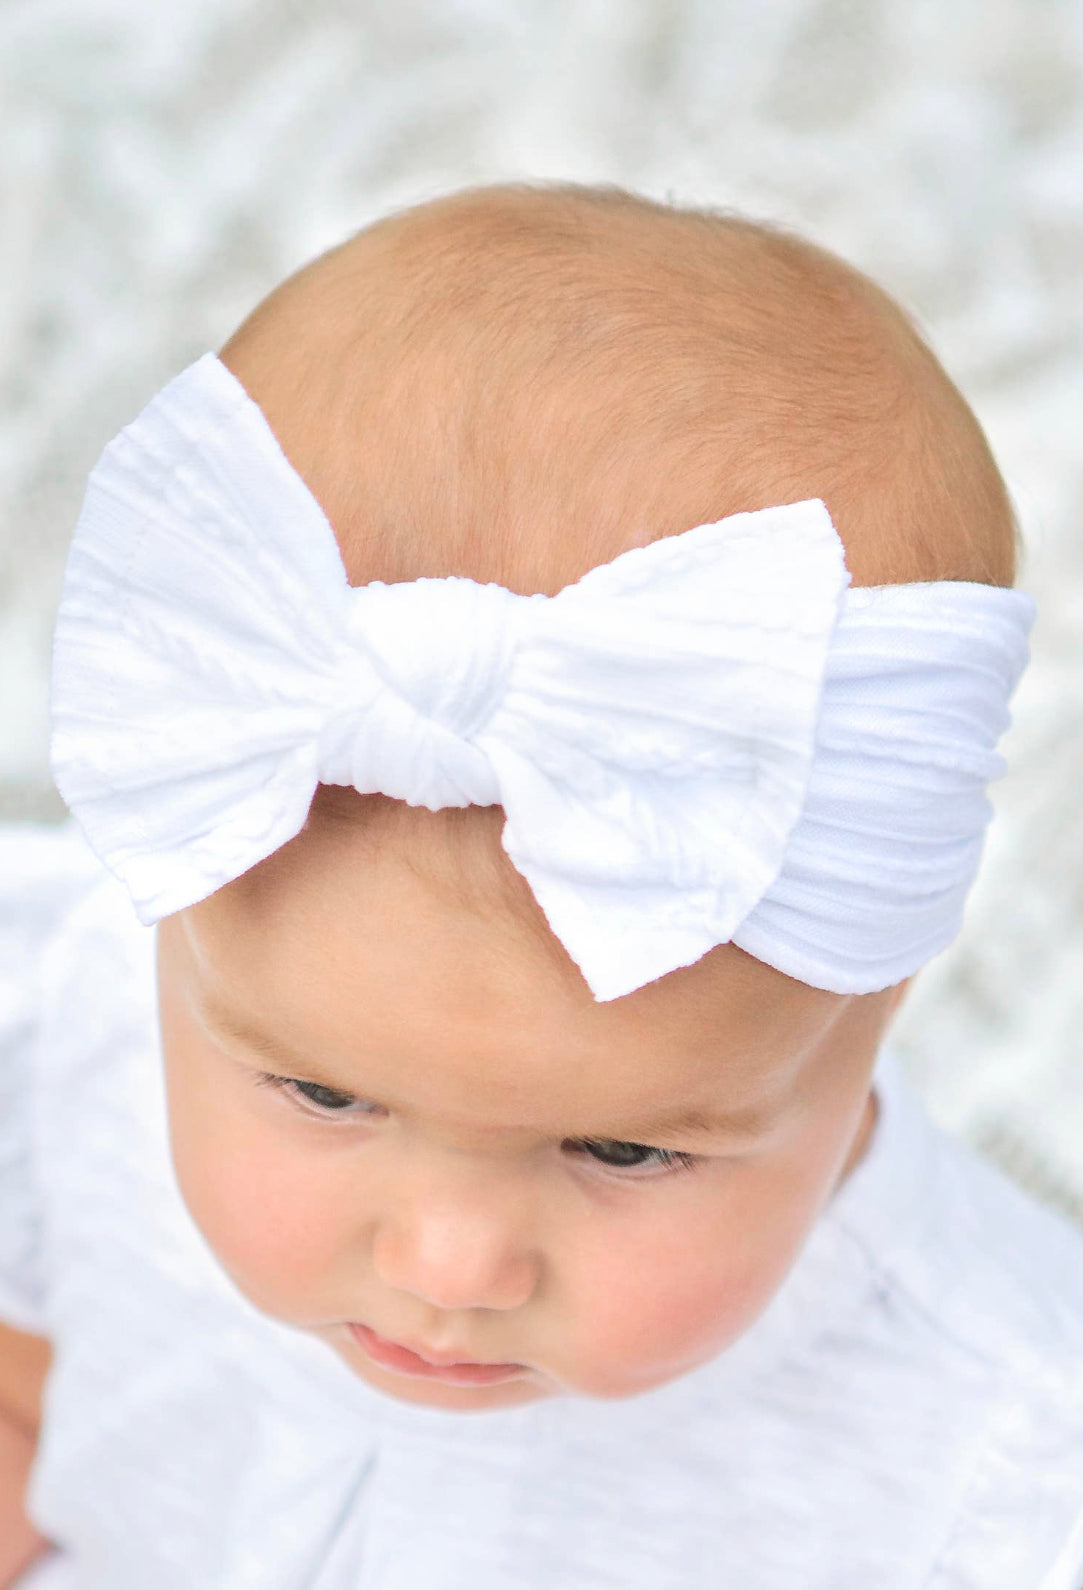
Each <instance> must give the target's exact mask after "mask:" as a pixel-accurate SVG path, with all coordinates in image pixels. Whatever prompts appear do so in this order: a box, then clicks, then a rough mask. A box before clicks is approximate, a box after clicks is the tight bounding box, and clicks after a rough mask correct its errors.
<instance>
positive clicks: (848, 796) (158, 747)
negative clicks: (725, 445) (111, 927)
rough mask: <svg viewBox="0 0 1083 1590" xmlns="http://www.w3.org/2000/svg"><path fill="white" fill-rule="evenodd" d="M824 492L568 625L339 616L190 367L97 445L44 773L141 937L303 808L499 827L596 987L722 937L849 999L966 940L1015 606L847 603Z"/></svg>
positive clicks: (695, 537) (402, 602) (653, 969)
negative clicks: (485, 813) (320, 792)
mask: <svg viewBox="0 0 1083 1590" xmlns="http://www.w3.org/2000/svg"><path fill="white" fill-rule="evenodd" d="M848 585H849V575H848V573H847V571H846V567H845V559H844V554H843V548H842V544H841V542H840V540H839V537H838V535H837V533H836V531H835V529H834V526H833V525H832V523H831V519H830V515H829V513H828V510H827V508H826V506H825V505H824V503H822V502H821V501H819V500H818V499H811V500H808V501H804V502H798V503H791V504H787V505H780V506H776V507H768V508H764V509H762V510H761V511H759V512H755V513H743V514H736V515H732V516H730V517H728V518H725V519H722V520H719V521H718V522H717V523H713V524H705V525H699V526H696V527H695V528H693V529H690V530H688V531H686V532H685V533H684V534H681V535H676V536H671V537H664V538H662V539H660V540H658V541H656V542H654V543H653V544H651V545H650V546H647V547H638V548H634V549H632V550H631V551H628V552H625V553H623V554H622V555H621V556H619V557H617V558H615V559H614V560H613V561H612V562H610V563H607V564H604V565H602V566H601V567H598V568H595V569H592V570H590V571H589V572H588V573H587V574H585V575H584V576H583V577H582V578H581V579H580V580H578V581H576V582H575V583H574V584H572V585H569V586H567V587H566V588H565V589H563V590H561V591H559V592H558V593H557V594H556V595H555V596H553V597H547V596H542V595H520V594H516V593H512V592H510V591H507V590H504V589H503V588H502V587H499V586H495V585H486V586H479V585H477V584H476V583H475V582H474V581H472V580H468V579H463V578H450V579H422V580H417V581H414V582H407V583H403V584H399V585H385V584H383V583H382V582H374V583H372V584H370V585H366V586H362V587H358V588H351V587H350V586H349V584H348V583H347V578H346V571H345V568H344V566H343V564H342V559H341V556H340V554H339V551H338V547H337V544H336V542H335V538H334V534H333V532H332V530H331V527H330V525H329V524H328V522H327V520H326V518H325V516H324V514H323V512H322V510H321V509H320V507H319V505H318V503H317V502H316V501H315V499H314V498H313V496H312V495H311V493H310V492H309V491H308V488H307V487H306V486H305V484H304V483H303V481H302V480H301V479H300V477H299V476H298V475H297V474H296V472H295V471H294V470H293V468H292V467H291V465H290V464H289V463H288V461H287V460H286V458H285V456H284V455H283V453H282V451H281V449H280V447H279V445H278V443H277V441H276V439H275V437H274V435H273V433H272V432H271V430H270V427H269V426H268V425H267V423H266V421H265V419H264V417H263V415H262V414H261V412H260V410H259V409H258V408H257V406H256V405H255V404H254V403H253V402H252V401H251V399H250V398H249V397H248V395H247V394H246V392H245V391H244V389H243V387H242V386H241V385H240V384H239V383H238V382H237V381H236V379H235V378H234V377H233V376H232V374H231V373H230V372H229V371H228V370H227V369H226V367H225V366H224V365H223V364H222V363H221V362H220V361H219V360H218V359H217V358H216V357H215V356H214V355H213V354H207V355H205V356H204V357H203V358H202V359H200V360H198V361H197V362H196V363H195V364H194V365H192V366H191V367H190V368H189V369H188V370H186V371H185V372H183V373H182V374H181V375H180V376H178V377H177V378H176V379H175V380H174V381H173V382H171V383H170V384H169V386H167V387H166V388H165V390H164V391H163V392H162V393H160V394H159V395H158V397H157V398H155V399H154V400H153V401H152V402H151V403H150V404H149V405H148V406H147V408H146V409H145V410H144V411H143V413H142V414H141V415H140V416H139V418H138V419H137V420H136V421H135V422H134V423H133V424H132V425H130V426H128V427H127V428H126V429H125V430H124V431H122V432H121V434H120V436H119V437H117V438H116V440H115V441H114V442H113V443H112V444H111V445H110V446H109V447H108V448H107V449H106V451H105V453H104V455H103V457H102V459H101V460H100V462H99V464H98V465H97V467H96V469H95V470H94V472H93V474H92V476H91V480H90V485H89V488H88V492H87V497H86V502H85V504H84V507H83V512H82V514H81V516H80V520H79V524H78V527H77V530H76V534H75V539H74V542H73V545H72V548H71V552H70V555H69V560H68V567H67V571H66V575H65V581H64V589H63V593H62V599H61V604H60V610H59V614H58V619H57V625H56V632H55V636H54V652H53V678H52V710H53V743H52V767H53V773H54V777H55V779H56V782H57V786H58V788H59V789H60V792H61V794H62V795H63V796H64V798H65V800H66V801H67V802H68V804H69V806H70V808H71V810H72V811H73V812H74V814H75V815H76V817H77V818H78V820H79V822H80V823H81V824H82V826H83V829H84V831H85V832H86V835H87V837H88V839H89V841H90V843H91V845H92V846H93V847H94V849H95V850H96V851H97V853H98V854H99V856H101V858H102V859H103V860H104V861H105V862H106V864H107V865H108V866H109V867H110V868H112V870H113V871H114V872H115V873H116V874H117V875H118V876H119V877H120V878H121V879H122V881H123V882H124V883H125V885H126V886H127V888H128V889H129V891H130V893H131V895H132V898H133V901H134V903H135V905H136V909H137V911H138V914H139V916H140V919H141V920H142V921H143V922H145V923H148V924H149V923H152V922H155V921H157V920H159V919H160V918H161V917H162V916H164V915H167V914H168V913H169V912H172V911H176V910H179V909H181V908H183V907H184V906H186V905H189V904H191V903H193V902H194V901H196V900H199V899H202V898H203V897H205V896H206V895H208V894H210V893H212V892H213V891H214V890H215V889H217V888H219V887H221V885H222V884H224V883H226V882H228V881H229V880H230V879H232V878H235V877H237V876H238V875H239V874H240V873H241V872H244V871H246V870H247V869H248V868H249V867H251V866H253V865H255V863H256V862H258V861H260V860H262V859H263V858H264V857H265V856H267V855H270V854H271V852H272V851H274V850H276V849H278V848H279V847H280V846H281V845H283V844H285V843H286V841H287V840H289V839H291V838H292V837H293V836H294V835H295V834H296V833H298V832H299V830H300V829H301V827H302V826H303V824H304V822H305V818H306V816H307V813H308V809H309V805H310V803H311V800H312V796H313V793H314V791H315V788H316V786H317V784H318V783H319V782H320V781H323V782H327V783H343V784H353V785H355V786H356V787H357V788H358V789H360V790H364V791H382V792H383V793H385V794H388V795H391V796H395V797H396V798H398V799H401V800H405V801H409V802H410V803H411V804H414V805H421V806H427V807H429V808H431V809H433V810H436V809H439V808H441V807H444V806H463V805H467V804H471V803H477V804H486V805H488V804H499V805H501V806H502V807H503V808H504V812H505V817H506V823H505V828H504V834H503V843H504V847H505V849H506V851H507V853H508V855H509V856H510V857H511V860H512V861H513V862H514V864H515V866H516V867H517V868H518V869H519V871H520V872H521V873H522V874H523V876H524V877H525V878H526V880H527V882H528V883H529V884H530V886H531V889H532V890H533V892H534V895H535V897H536V898H537V900H538V902H539V904H540V905H541V907H542V909H543V911H544V912H545V915H546V917H547V919H548V921H549V924H550V926H551V927H552V929H553V931H554V933H555V934H556V935H557V937H558V938H559V939H560V940H561V941H562V943H563V944H564V946H565V948H566V949H567V950H568V952H569V954H570V955H571V957H572V959H573V960H574V961H575V962H576V964H577V965H578V966H579V967H580V968H581V970H582V972H583V975H584V977H585V978H586V980H587V982H588V984H589V985H590V987H591V989H592V991H593V993H594V995H595V997H596V998H599V999H612V998H616V997H618V996H619V995H622V994H626V993H628V992H630V991H631V990H633V989H635V988H638V987H640V986H641V985H642V984H644V983H646V982H649V981H651V980H652V979H654V978H656V977H659V976H662V975H663V974H664V973H666V972H668V971H672V970H673V969H674V968H676V967H679V966H684V965H688V964H689V963H691V962H693V961H695V960H698V959H699V957H700V956H701V955H703V954H704V953H705V951H707V950H708V949H710V948H711V947H712V946H713V945H715V944H721V943H726V942H728V941H729V940H731V939H733V940H735V941H736V942H737V943H738V944H740V945H741V946H742V947H743V948H746V949H747V950H748V951H749V952H750V953H751V954H753V955H756V956H758V957H759V958H760V959H761V960H764V961H766V962H768V963H769V964H771V965H774V966H777V967H779V968H780V969H781V970H782V971H785V972H788V973H790V974H791V975H792V976H795V977H799V978H802V979H803V980H804V981H806V982H809V983H813V984H816V985H817V986H820V987H824V988H831V989H835V990H837V991H839V992H843V993H855V992H866V991H869V990H872V989H875V988H883V987H886V986H887V985H888V984H890V983H893V982H896V981H898V980H900V979H901V978H903V977H905V976H907V975H909V974H910V973H911V972H913V971H915V970H916V969H917V967H918V966H920V965H921V964H923V963H924V961H926V960H928V959H929V958H930V957H931V956H932V955H934V954H935V953H936V952H937V951H938V950H940V949H942V948H943V947H944V946H945V945H946V944H947V943H948V942H949V940H950V939H951V938H952V937H953V936H954V934H955V932H956V931H957V929H958V926H959V922H960V919H961V913H962V907H963V902H964V900H965V897H966V892H967V889H968V888H969V885H970V882H971V880H972V878H973V875H974V872H975V870H976V867H977V862H978V858H979V855H980V852H981V846H982V838H983V835H984V831H985V827H986V824H987V822H988V819H989V815H990V808H989V805H988V802H987V800H986V796H985V785H986V782H987V781H988V779H989V778H991V777H993V776H995V775H996V773H998V772H999V771H1000V766H1001V764H1000V759H999V757H998V755H997V753H996V744H997V741H998V739H999V737H1000V735H1001V734H1002V732H1003V730H1004V729H1005V727H1006V726H1007V722H1008V714H1007V702H1008V698H1009V696H1010V694H1011V692H1012V690H1013V688H1014V686H1015V683H1016V680H1017V679H1018V677H1019V674H1020V673H1021V671H1022V669H1023V666H1024V664H1025V661H1026V655H1027V647H1026V637H1027V631H1028V628H1029V625H1030V622H1031V618H1032V616H1033V614H1032V604H1031V602H1030V600H1029V598H1027V597H1026V596H1024V595H1022V594H1020V593H1018V592H1015V591H1003V590H998V589H993V588H991V587H986V586H980V585H968V584H947V583H941V584H928V585H912V586H894V587H880V588H877V589H874V590H858V591H852V590H848Z"/></svg>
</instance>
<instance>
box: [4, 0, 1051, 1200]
mask: <svg viewBox="0 0 1083 1590" xmlns="http://www.w3.org/2000/svg"><path fill="white" fill-rule="evenodd" d="M502 177H539V178H545V177H563V178H575V179H579V180H586V181H597V180H603V181H616V182H619V183H622V184H625V185H627V186H631V187H635V188H638V189H641V190H643V191H646V192H647V193H650V194H652V195H655V196H659V197H665V196H667V195H669V196H673V197H675V198H678V199H680V200H687V201H693V202H694V201H700V202H705V203H709V204H712V205H730V206H736V207H739V208H742V209H745V210H747V211H749V212H751V213H753V214H755V215H757V216H762V217H775V218H778V219H781V220H783V221H785V222H788V223H790V224H791V225H795V226H797V227H798V228H800V229H802V230H804V231H805V232H806V233H807V234H808V235H810V236H812V237H813V238H815V239H816V240H818V241H820V242H822V243H825V244H827V245H828V246H829V247H833V248H835V249H836V250H838V251H839V252H841V253H842V254H844V255H845V256H847V257H848V258H850V259H852V260H853V261H854V262H855V263H857V264H858V265H860V266H862V267H864V268H865V269H866V270H868V271H869V272H871V274H872V275H874V276H875V277H876V278H878V279H879V280H880V281H881V282H882V283H883V284H884V285H885V286H886V287H887V288H888V289H889V290H891V291H892V292H893V293H894V294H895V295H896V296H897V297H898V298H899V299H900V300H901V301H902V302H903V303H904V304H905V305H906V306H907V307H908V308H909V309H910V311H911V312H912V313H914V314H915V315H916V317H917V319H918V320H919V322H920V323H921V324H922V326H923V327H924V329H925V330H926V332H927V334H928V335H929V337H930V339H931V341H932V343H933V345H934V347H935V348H936V349H937V350H938V352H939V353H940V355H941V357H942V359H943V360H944V362H945V363H946V365H947V367H948V369H949V370H950V371H951V373H952V374H953V375H954V377H955V378H956V380H957V381H958V382H959V384H960V385H961V387H962V388H963V390H964V392H965V393H966V395H967V396H968V397H969V399H970V401H971V402H972V404H973V405H974V407H975V409H976V410H977V412H978V415H979V417H980V418H981V420H982V421H983V423H984V424H985V426H986V429H987V431H988V433H989V435H990V438H991V440H992V443H993V446H994V449H995V451H996V452H997V454H998V456H999V458H1000V461H1001V464H1002V467H1003V469H1004V472H1005V474H1006V476H1007V479H1008V483H1009V486H1010V487H1011V489H1012V492H1013V495H1014V497H1015V500H1016V503H1017V506H1018V508H1019V512H1020V516H1021V519H1022V522H1023V525H1024V528H1025V532H1026V537H1027V543H1028V552H1027V557H1026V562H1025V566H1024V570H1023V579H1022V582H1021V583H1023V584H1024V585H1025V586H1026V587H1027V588H1028V589H1029V590H1030V591H1031V592H1032V593H1033V594H1034V595H1035V596H1036V597H1037V599H1038V601H1039V604H1040V609H1041V612H1040V618H1039V622H1038V626H1037V631H1036V633H1035V636H1034V662H1033V665H1032V668H1031V671H1030V673H1029V675H1028V677H1027V679H1026V681H1025V683H1024V686H1023V688H1022V689H1021V691H1020V693H1019V694H1018V696H1017V698H1016V719H1017V722H1016V726H1015V728H1014V729H1013V730H1012V733H1011V735H1010V736H1009V738H1008V740H1007V741H1006V742H1005V751H1006V753H1007V755H1008V757H1009V759H1010V763H1011V771H1010V773H1009V776H1008V777H1007V778H1006V779H1005V780H1003V781H1002V782H1001V784H1000V785H999V786H998V787H997V789H996V791H995V799H996V804H997V808H998V816H997V820H996V823H995V824H994V828H993V830H992V833H991V836H990V841H989V847H988V852H987V861H986V866H985V870H984V874H983V877H982V880H981V882H980V885H979V887H978V889H977V891H976V892H975V895H974V896H973V901H972V905H971V909H970V913H969V917H968V922H967V926H966V930H965V932H964V934H963V937H962V938H961V940H960V941H959V943H958V944H957V945H956V946H955V947H954V948H953V949H952V950H951V951H949V952H948V953H947V954H945V955H944V956H942V957H941V958H940V959H939V960H938V961H937V962H935V963H934V964H933V965H932V966H931V967H930V968H929V969H928V970H927V971H925V972H924V973H923V974H922V977H921V978H920V979H919V983H918V986H917V988H916V990H915V992H914V994H913V995H912V997H911V1001H910V1004H909V1007H908V1009H907V1010H906V1012H905V1014H904V1017H903V1019H902V1021H901V1023H900V1026H899V1028H898V1037H899V1042H900V1044H901V1046H902V1049H903V1053H904V1056H905V1058H906V1060H907V1062H908V1064H909V1066H910V1069H911V1072H912V1074H913V1075H914V1077H915V1078H916V1080H917V1081H918V1083H919V1085H920V1086H921V1088H922V1090H923V1091H924V1093H925V1095H926V1097H927V1099H928V1100H929V1103H930V1105H931V1107H932V1110H933V1113H934V1114H935V1115H936V1116H937V1118H938V1119H940V1120H941V1121H942V1122H943V1123H944V1124H946V1125H948V1126H950V1127H953V1128H957V1129H959V1130H961V1131H963V1132H965V1133H966V1134H967V1136H968V1137H970V1138H971V1140H972V1141H974V1142H976V1143H978V1144H979V1145H980V1146H981V1147H982V1148H983V1149H984V1150H986V1151H987V1152H989V1153H991V1154H993V1155H995V1156H996V1157H997V1158H999V1159H1000V1160H1001V1162H1002V1163H1004V1164H1005V1165H1006V1166H1007V1167H1008V1168H1009V1169H1011V1170H1012V1171H1014V1173H1015V1174H1017V1175H1018V1176H1019V1177H1020V1179H1022V1180H1023V1181H1025V1182H1026V1183H1028V1184H1029V1185H1030V1186H1031V1187H1033V1188H1034V1189H1035V1190H1036V1191H1038V1192H1039V1193H1041V1194H1042V1195H1043V1196H1045V1197H1047V1198H1048V1199H1049V1200H1050V1201H1051V1202H1054V1203H1059V1204H1060V1205H1061V1206H1062V1207H1064V1208H1066V1209H1068V1210H1070V1211H1071V1212H1072V1213H1074V1214H1075V1215H1076V1216H1078V1217H1079V1218H1083V1066H1081V1065H1080V1060H1079V1049H1080V1038H1079V1029H1080V1027H1081V1026H1083V809H1081V791H1083V685H1081V678H1083V446H1081V440H1080V433H1081V429H1083V293H1081V277H1083V0H950V3H949V0H908V3H907V4H905V5H900V4H898V0H396V3H395V4H394V5H390V4H381V3H379V0H304V3H302V0H184V4H183V5H172V6H168V7H163V6H146V5H140V4H138V3H137V0H5V3H4V4H3V5H2V6H0V206H2V213H0V239H2V243H0V248H2V261H3V268H2V271H0V368H2V378H0V471H2V473H0V816H6V817H36V818H45V819H52V818H54V817H58V816H60V815H61V814H62V809H61V807H60V806H59V802H58V799H57V797H56V795H55V793H53V792H52V790H51V786H50V784H49V779H48V772H47V763H46V744H47V678H48V650H49V637H50V631H51V624H52V613H53V608H54V606H55V603H56V600H57V596H58V591H59V582H60V576H61V572H62V567H63V559H64V555H65V551H66V547H67V542H68V538H69V536H70V533H71V528H72V525H73V523H74V519H75V516H76V513H77V511H78V506H79V502H80V498H81V493H82V488H83V482H84V480H85V477H86V473H87V471H88V469H89V468H90V466H91V465H92V463H93V462H94V460H95V458H96V457H97V455H98V453H99V452H100V450H101V448H102V447H103V446H104V444H105V443H106V442H107V441H108V440H109V438H110V437H111V436H112V435H113V433H114V432H115V431H116V430H117V429H118V428H119V426H120V425H121V424H123V423H125V422H126V421H127V420H129V419H130V418H132V417H133V415H134V414H135V412H136V411H137V410H138V408H139V407H140V406H141V405H142V404H143V402H144V401H145V400H146V399H147V398H148V397H150V396H151V394H152V393H153V392H154V391H155V390H156V389H157V388H158V387H159V386H160V385H162V384H163V383H164V382H165V381H166V380H167V379H168V378H169V377H170V376H171V375H173V374H174V373H175V372H176V371H177V370H179V369H180V368H181V367H182V366H183V365H184V364H186V363H188V362H189V361H190V360H191V359H192V358H194V357H195V356H196V355H198V354H199V353H201V352H203V351H204V350H205V349H206V348H208V347H215V346H218V345H220V343H221V342H222V341H223V340H224V339H225V337H226V336H227V334H228V333H229V332H230V330H231V329H232V328H233V326H234V325H235V324H236V323H237V321H238V320H239V319H240V318H241V317H242V316H243V315H244V314H245V313H246V311H247V310H248V309H249V308H250V307H251V306H252V304H253V303H254V302H255V301H256V300H257V299H259V298H260V297H261V296H262V295H263V294H264V292H266V291H267V290H268V289H269V288H270V287H271V286H272V285H273V284H274V283H275V282H276V281H278V280H279V279H280V278H281V277H282V276H283V275H284V274H286V273H287V272H289V271H290V270H292V269H293V268H294V267H296V266H297V265H299V264H300V263H301V262H302V261H304V260H305V259H308V258H309V257H311V256H312V255H313V254H315V253H317V252H319V251H320V250H321V249H323V248H325V247H327V246H328V245H330V244H332V243H334V242H337V241H338V240H340V239H341V238H342V237H343V236H345V235H346V234H348V233H350V232H352V231H354V230H356V229H357V228H358V227H360V226H362V225H364V224H365V222H366V221H368V220H370V219H371V218H373V217H375V216H376V215H378V214H380V213H381V212H383V211H385V210H386V209H388V208H390V207H393V206H398V205H402V204H404V203H407V202H412V201H415V200H418V199H422V198H426V197H429V196H432V195H434V194H436V193H439V192H441V191H444V190H446V189H449V188H452V187H455V186H458V185H461V184H464V183H468V182H479V181H487V180H492V179H497V178H502Z"/></svg>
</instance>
